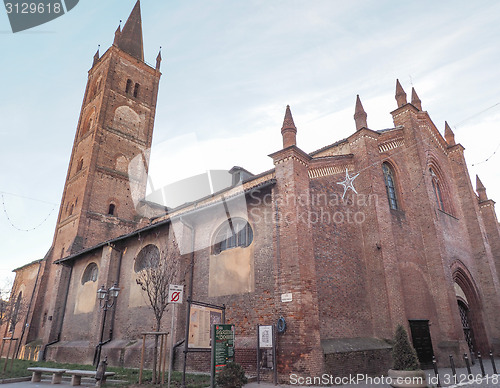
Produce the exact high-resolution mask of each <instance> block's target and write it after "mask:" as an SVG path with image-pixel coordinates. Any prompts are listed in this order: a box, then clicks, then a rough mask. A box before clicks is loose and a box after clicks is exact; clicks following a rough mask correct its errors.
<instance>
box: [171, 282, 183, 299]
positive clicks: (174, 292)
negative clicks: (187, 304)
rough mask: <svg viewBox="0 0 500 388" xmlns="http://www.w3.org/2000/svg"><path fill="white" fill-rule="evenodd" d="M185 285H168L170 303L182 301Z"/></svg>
mask: <svg viewBox="0 0 500 388" xmlns="http://www.w3.org/2000/svg"><path fill="white" fill-rule="evenodd" d="M183 291H184V286H177V285H175V284H170V285H169V286H168V303H182V294H183Z"/></svg>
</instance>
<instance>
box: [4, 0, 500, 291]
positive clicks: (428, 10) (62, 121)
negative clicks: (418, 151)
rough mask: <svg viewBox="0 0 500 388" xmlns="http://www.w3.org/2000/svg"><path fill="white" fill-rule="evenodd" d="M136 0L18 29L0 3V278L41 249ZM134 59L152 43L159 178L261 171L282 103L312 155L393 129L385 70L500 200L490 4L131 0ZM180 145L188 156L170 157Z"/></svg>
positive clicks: (496, 7) (498, 89)
mask: <svg viewBox="0 0 500 388" xmlns="http://www.w3.org/2000/svg"><path fill="white" fill-rule="evenodd" d="M134 4H135V0H108V1H105V2H103V1H98V0H80V2H79V4H78V5H77V6H76V7H75V8H74V9H72V10H71V11H70V12H68V13H67V14H65V15H63V16H61V17H59V18H57V19H55V20H53V21H51V22H49V23H46V24H43V25H41V26H38V27H35V28H32V29H30V30H27V31H24V32H18V33H15V34H13V33H12V31H11V29H10V25H9V22H8V18H7V14H6V12H4V10H3V9H0V41H1V45H0V47H1V50H2V54H1V55H0V71H1V74H2V77H1V88H0V195H1V197H0V200H1V202H2V203H1V206H2V208H1V209H0V236H1V246H2V249H1V250H0V283H1V282H3V281H4V280H5V279H7V278H8V277H9V276H12V273H11V271H12V269H14V268H17V267H19V266H22V265H24V264H26V263H29V262H31V261H33V260H37V259H40V258H42V257H43V256H44V254H45V253H46V252H47V250H48V249H49V248H50V245H51V243H52V238H53V234H54V230H55V223H56V219H57V214H58V211H59V201H60V199H61V196H62V191H63V188H64V182H65V179H66V173H67V167H68V162H69V158H70V155H71V149H72V145H73V140H74V136H75V131H76V125H77V122H78V118H79V114H80V109H81V104H82V99H83V94H84V90H85V86H86V81H87V72H88V70H89V69H90V67H91V64H92V58H93V55H94V53H95V52H96V50H97V48H98V45H100V52H101V54H102V53H104V52H105V50H106V49H107V48H108V47H109V46H110V45H111V44H112V42H113V38H114V32H115V30H116V28H117V26H118V25H119V23H120V20H123V22H122V26H123V23H124V22H125V20H126V19H127V17H128V15H129V14H130V11H131V10H132V8H133V6H134ZM141 9H142V24H143V37H144V50H145V60H146V62H148V63H152V64H154V63H155V59H156V56H157V54H158V51H159V49H160V47H161V52H162V57H163V62H162V66H161V71H162V74H163V75H162V78H161V81H160V90H159V96H158V103H157V111H156V120H155V129H154V136H153V147H152V159H151V173H152V175H153V176H152V181H153V182H155V184H156V185H157V186H158V185H163V184H166V183H168V182H170V181H175V180H176V179H181V178H182V177H187V176H191V175H193V174H195V173H200V172H203V171H205V170H207V169H230V168H231V167H232V166H234V165H239V166H242V167H245V168H246V169H247V170H249V171H251V172H253V173H259V172H262V171H265V170H268V169H270V168H272V167H273V165H272V161H271V159H270V158H269V157H268V156H267V155H268V154H270V153H272V152H274V151H277V150H279V149H280V148H281V146H282V143H281V134H280V129H281V125H282V122H283V116H284V113H285V107H286V105H288V104H289V105H290V106H291V109H292V114H293V118H294V121H295V124H296V126H297V128H298V134H297V145H298V146H299V147H300V148H301V149H303V150H304V151H306V152H312V151H314V150H316V149H318V148H321V147H323V146H324V145H327V144H330V143H333V142H335V141H337V140H340V139H343V138H345V137H347V136H349V135H351V134H352V133H353V132H354V131H355V125H354V120H353V114H354V104H355V101H356V95H357V94H359V95H360V98H361V100H362V103H363V106H364V108H365V111H366V112H367V114H368V127H369V128H371V129H374V130H379V129H385V128H391V127H393V123H392V117H391V115H390V112H391V111H393V110H394V109H396V101H395V99H394V92H395V83H396V79H399V80H400V82H401V84H402V86H403V88H404V89H405V91H406V93H407V95H408V99H409V100H410V96H411V87H412V86H414V87H415V89H416V90H417V93H418V95H419V97H420V99H421V100H422V107H423V109H424V110H426V111H428V112H429V114H430V117H431V119H432V120H433V122H434V123H435V125H436V126H437V128H438V129H439V130H440V131H441V132H442V133H443V131H444V122H445V120H446V121H447V122H448V123H449V125H450V127H451V128H452V129H453V131H454V132H455V139H456V141H457V142H458V143H461V144H462V145H463V146H464V147H465V149H466V151H465V157H466V159H467V162H468V166H469V173H470V176H471V179H473V182H474V186H475V175H476V174H478V175H479V176H480V178H481V180H482V182H483V183H484V185H485V186H486V189H487V193H488V196H489V197H490V198H492V199H500V173H499V170H498V165H499V162H500V155H499V154H500V128H499V123H500V82H499V81H498V80H499V79H500V66H499V65H498V64H499V63H500V44H499V43H500V20H499V19H500V2H498V1H487V0H482V1H480V2H471V1H461V0H458V1H457V0H454V1H439V2H436V1H425V0H424V1H419V2H404V1H383V0H377V1H362V0H359V1H338V0H307V1H306V0H273V1H269V0H245V1H236V0H168V1H159V0H142V1H141ZM168 153H170V154H174V153H175V154H176V155H180V157H181V158H182V159H183V163H182V165H181V163H176V164H175V165H174V164H173V163H170V162H168V161H166V159H165V158H163V157H162V156H164V155H165V154H168Z"/></svg>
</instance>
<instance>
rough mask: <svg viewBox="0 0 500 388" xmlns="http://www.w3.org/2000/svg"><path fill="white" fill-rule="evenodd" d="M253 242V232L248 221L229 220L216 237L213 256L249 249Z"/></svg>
mask: <svg viewBox="0 0 500 388" xmlns="http://www.w3.org/2000/svg"><path fill="white" fill-rule="evenodd" d="M252 241H253V230H252V227H251V226H250V224H249V223H248V221H246V220H243V219H241V218H233V219H229V220H227V221H226V222H224V224H223V225H222V226H221V227H220V228H219V231H218V232H217V234H216V235H215V243H214V246H213V254H214V255H218V254H219V253H221V252H222V251H225V250H227V249H231V248H236V247H242V248H245V247H248V246H249V245H250V244H251V243H252Z"/></svg>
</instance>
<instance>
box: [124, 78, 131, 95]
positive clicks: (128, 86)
mask: <svg viewBox="0 0 500 388" xmlns="http://www.w3.org/2000/svg"><path fill="white" fill-rule="evenodd" d="M131 88H132V80H131V79H128V80H127V86H126V87H125V93H127V94H129V93H130V89H131Z"/></svg>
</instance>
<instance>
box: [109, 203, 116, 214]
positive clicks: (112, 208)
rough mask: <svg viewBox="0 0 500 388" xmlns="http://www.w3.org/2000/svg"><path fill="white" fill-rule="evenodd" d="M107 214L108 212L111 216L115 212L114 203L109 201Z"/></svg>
mask: <svg viewBox="0 0 500 388" xmlns="http://www.w3.org/2000/svg"><path fill="white" fill-rule="evenodd" d="M108 214H109V215H110V216H112V215H114V214H115V204H114V203H110V204H109V208H108Z"/></svg>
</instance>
